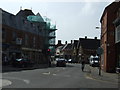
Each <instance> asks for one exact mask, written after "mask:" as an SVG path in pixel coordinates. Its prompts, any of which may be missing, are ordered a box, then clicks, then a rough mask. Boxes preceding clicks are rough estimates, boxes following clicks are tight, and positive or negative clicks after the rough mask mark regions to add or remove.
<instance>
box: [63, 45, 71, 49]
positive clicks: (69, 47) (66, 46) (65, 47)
mask: <svg viewBox="0 0 120 90" xmlns="http://www.w3.org/2000/svg"><path fill="white" fill-rule="evenodd" d="M65 49H66V50H70V49H72V44H71V43H68V44H66V45H65V46H64V47H63V50H65Z"/></svg>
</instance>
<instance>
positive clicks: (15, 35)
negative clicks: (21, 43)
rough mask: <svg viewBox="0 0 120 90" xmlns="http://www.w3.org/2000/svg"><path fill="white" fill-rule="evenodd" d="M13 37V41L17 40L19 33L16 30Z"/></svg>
mask: <svg viewBox="0 0 120 90" xmlns="http://www.w3.org/2000/svg"><path fill="white" fill-rule="evenodd" d="M12 37H13V41H15V40H16V38H17V34H16V32H13V35H12Z"/></svg>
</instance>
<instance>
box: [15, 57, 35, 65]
mask: <svg viewBox="0 0 120 90" xmlns="http://www.w3.org/2000/svg"><path fill="white" fill-rule="evenodd" d="M13 66H14V67H31V66H33V62H31V60H30V59H26V58H19V59H15V60H14V61H13Z"/></svg>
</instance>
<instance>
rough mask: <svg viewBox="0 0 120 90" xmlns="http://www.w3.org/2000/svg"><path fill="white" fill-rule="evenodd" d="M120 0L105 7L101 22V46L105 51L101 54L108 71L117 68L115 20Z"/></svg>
mask: <svg viewBox="0 0 120 90" xmlns="http://www.w3.org/2000/svg"><path fill="white" fill-rule="evenodd" d="M119 7H120V2H113V3H111V4H110V5H108V6H107V7H105V9H104V12H103V14H102V17H101V19H100V22H101V47H102V48H103V50H104V53H103V54H102V55H101V66H102V69H103V70H104V71H106V72H114V71H115V68H116V59H115V58H116V52H115V26H114V24H113V21H114V20H115V19H116V17H117V9H118V8H119Z"/></svg>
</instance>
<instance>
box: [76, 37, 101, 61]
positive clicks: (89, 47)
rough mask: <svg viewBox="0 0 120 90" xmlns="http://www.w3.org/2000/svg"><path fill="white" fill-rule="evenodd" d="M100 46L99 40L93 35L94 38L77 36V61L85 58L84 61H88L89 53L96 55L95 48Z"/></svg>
mask: <svg viewBox="0 0 120 90" xmlns="http://www.w3.org/2000/svg"><path fill="white" fill-rule="evenodd" d="M98 47H100V40H99V39H97V37H95V38H94V39H91V38H87V36H85V38H79V42H78V47H77V48H78V59H79V61H81V60H85V61H86V63H89V57H90V56H91V55H94V56H95V55H97V52H96V51H97V49H98Z"/></svg>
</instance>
